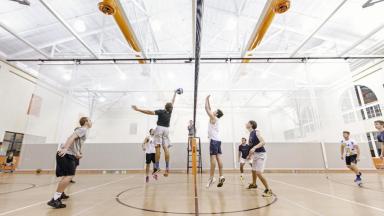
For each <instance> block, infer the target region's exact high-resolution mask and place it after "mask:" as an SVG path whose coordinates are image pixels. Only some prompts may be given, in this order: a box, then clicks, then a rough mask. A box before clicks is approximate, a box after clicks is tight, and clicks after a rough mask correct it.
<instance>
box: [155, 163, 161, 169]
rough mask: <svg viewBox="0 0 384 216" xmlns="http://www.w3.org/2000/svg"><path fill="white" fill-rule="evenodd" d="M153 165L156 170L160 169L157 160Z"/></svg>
mask: <svg viewBox="0 0 384 216" xmlns="http://www.w3.org/2000/svg"><path fill="white" fill-rule="evenodd" d="M155 165H156V166H155V167H156V170H159V169H160V163H159V162H156V163H155Z"/></svg>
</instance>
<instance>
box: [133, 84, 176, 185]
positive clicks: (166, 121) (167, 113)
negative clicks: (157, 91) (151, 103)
mask: <svg viewBox="0 0 384 216" xmlns="http://www.w3.org/2000/svg"><path fill="white" fill-rule="evenodd" d="M177 94H183V89H182V88H179V89H177V90H176V91H175V92H174V93H173V97H172V101H171V102H168V103H166V104H165V107H164V109H159V110H155V111H152V110H144V109H140V108H138V107H137V106H135V105H132V109H133V110H135V111H137V112H141V113H144V114H146V115H157V126H156V129H155V145H156V154H155V155H156V157H155V161H156V163H155V169H156V172H157V173H158V172H160V164H159V161H160V154H161V153H160V147H161V146H162V147H163V150H164V155H165V166H166V170H165V173H164V176H165V177H168V175H169V161H170V155H169V147H171V143H170V139H169V126H170V122H171V117H172V111H173V105H174V104H175V100H176V95H177Z"/></svg>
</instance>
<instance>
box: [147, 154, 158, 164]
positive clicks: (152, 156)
mask: <svg viewBox="0 0 384 216" xmlns="http://www.w3.org/2000/svg"><path fill="white" fill-rule="evenodd" d="M155 155H156V154H155V153H147V154H145V163H146V164H150V163H151V162H152V163H155Z"/></svg>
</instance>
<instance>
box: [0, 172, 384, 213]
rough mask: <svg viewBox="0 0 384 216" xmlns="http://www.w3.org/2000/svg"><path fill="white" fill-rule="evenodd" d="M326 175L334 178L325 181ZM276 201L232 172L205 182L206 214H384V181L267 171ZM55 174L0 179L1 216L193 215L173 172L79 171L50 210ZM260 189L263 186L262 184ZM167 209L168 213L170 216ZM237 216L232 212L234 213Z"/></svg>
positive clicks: (189, 188) (189, 194)
mask: <svg viewBox="0 0 384 216" xmlns="http://www.w3.org/2000/svg"><path fill="white" fill-rule="evenodd" d="M327 176H328V178H327ZM267 177H268V179H269V180H270V184H271V186H272V189H273V191H274V193H275V194H276V197H272V198H263V197H262V196H261V192H262V191H261V190H254V191H249V190H247V189H245V187H246V185H247V184H246V183H248V182H249V176H248V179H247V181H245V183H244V184H242V183H241V182H240V179H239V175H238V174H234V173H231V174H227V175H226V178H227V180H226V182H225V184H224V187H223V188H221V189H219V188H217V187H216V186H213V187H212V188H210V189H206V188H205V183H206V180H207V175H205V174H204V175H203V177H202V178H199V182H200V183H199V184H198V195H199V196H198V211H199V213H200V214H201V215H209V214H212V213H216V215H222V214H224V213H225V215H264V216H272V215H273V216H282V215H284V216H288V215H292V216H293V215H294V216H301V215H334V216H341V215H346V216H357V215H364V216H367V215H372V216H374V215H384V178H383V175H382V174H374V173H370V174H364V175H363V179H364V182H365V183H364V187H363V188H359V187H357V186H356V185H355V184H354V183H353V175H350V174H329V175H325V174H267ZM57 180H58V179H56V178H55V177H53V175H32V174H0V216H2V215H23V216H25V215H28V216H42V215H49V216H54V215H57V216H59V215H60V216H63V215H84V216H86V215H89V216H99V215H100V216H111V215H173V214H186V215H188V214H189V215H194V214H195V213H194V212H195V199H194V186H193V181H192V176H187V175H186V174H172V175H170V176H169V177H168V178H164V177H161V178H160V179H159V180H158V181H157V182H155V181H151V182H150V183H149V184H145V183H144V176H143V174H81V175H78V176H76V181H77V183H76V184H72V185H71V186H70V188H69V190H68V192H67V193H68V194H70V195H71V198H70V199H69V200H68V201H66V202H65V203H66V204H67V208H66V209H59V210H54V209H51V208H50V207H49V206H47V205H46V202H47V201H48V200H49V199H50V198H51V196H52V193H53V192H54V190H55V187H56V184H55V183H56V181H57ZM259 186H261V185H260V183H259ZM167 212H168V213H167ZM231 212H232V213H231Z"/></svg>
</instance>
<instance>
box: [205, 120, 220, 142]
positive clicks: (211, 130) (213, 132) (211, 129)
mask: <svg viewBox="0 0 384 216" xmlns="http://www.w3.org/2000/svg"><path fill="white" fill-rule="evenodd" d="M208 138H209V139H211V140H216V141H221V140H220V133H219V119H216V122H215V124H212V123H211V121H209V123H208Z"/></svg>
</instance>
